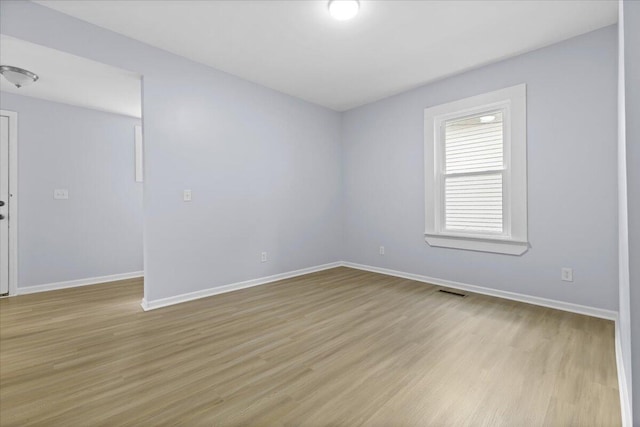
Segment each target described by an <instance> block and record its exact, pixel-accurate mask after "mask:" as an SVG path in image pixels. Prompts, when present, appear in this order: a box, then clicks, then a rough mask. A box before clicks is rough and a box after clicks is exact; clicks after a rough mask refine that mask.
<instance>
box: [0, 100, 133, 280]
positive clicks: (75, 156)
mask: <svg viewBox="0 0 640 427" xmlns="http://www.w3.org/2000/svg"><path fill="white" fill-rule="evenodd" d="M0 108H2V109H3V110H10V111H17V112H18V135H19V136H20V139H19V141H18V144H19V146H18V150H19V158H18V161H19V164H18V173H19V176H18V192H19V193H18V194H19V199H18V212H19V213H18V215H19V222H18V225H19V233H18V250H19V254H18V262H19V266H18V278H19V283H18V286H19V287H20V288H23V287H28V286H33V285H42V284H49V283H53V282H62V281H68V280H77V279H86V278H92V277H98V276H106V275H112V274H120V273H130V272H136V271H142V269H143V267H142V184H136V182H135V180H134V150H133V147H134V126H135V125H137V124H140V120H139V119H136V118H131V117H126V116H120V115H116V114H109V113H104V112H101V111H95V110H89V109H85V108H79V107H73V106H70V105H64V104H58V103H55V102H50V101H44V100H40V99H36V98H29V97H26V96H20V95H14V94H9V93H5V92H2V93H0ZM56 188H66V189H68V190H69V199H68V200H54V199H53V190H54V189H56Z"/></svg>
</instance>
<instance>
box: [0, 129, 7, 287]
mask: <svg viewBox="0 0 640 427" xmlns="http://www.w3.org/2000/svg"><path fill="white" fill-rule="evenodd" d="M8 293H9V117H7V116H0V295H6V294H8Z"/></svg>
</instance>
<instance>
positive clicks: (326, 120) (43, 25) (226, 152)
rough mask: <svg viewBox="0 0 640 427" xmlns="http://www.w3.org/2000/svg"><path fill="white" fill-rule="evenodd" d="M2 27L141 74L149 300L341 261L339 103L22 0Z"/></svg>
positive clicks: (5, 12)
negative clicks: (302, 96) (318, 100)
mask: <svg viewBox="0 0 640 427" xmlns="http://www.w3.org/2000/svg"><path fill="white" fill-rule="evenodd" d="M0 29H1V31H2V33H3V34H7V35H9V36H13V37H17V38H20V39H23V40H26V41H29V42H32V43H37V44H40V45H44V46H48V47H51V48H54V49H59V50H62V51H65V52H69V53H72V54H75V55H79V56H83V57H86V58H89V59H92V60H95V61H99V62H103V63H106V64H109V65H113V66H116V67H120V68H123V69H127V70H131V71H135V72H137V73H140V74H142V75H143V76H144V78H143V111H144V118H143V120H144V127H145V187H144V228H145V230H144V236H145V237H144V265H145V297H146V298H147V300H148V301H154V300H158V299H161V298H165V297H170V296H175V295H178V294H182V293H186V292H192V291H198V290H202V289H208V288H213V287H217V286H221V285H226V284H229V283H234V282H238V281H243V280H248V279H253V278H258V277H263V276H268V275H272V274H277V273H282V272H286V271H291V270H296V269H300V268H304V267H310V266H315V265H318V264H323V263H329V262H332V261H338V260H340V259H341V253H340V243H341V235H342V232H341V227H342V223H341V197H340V183H341V175H340V174H341V169H340V161H341V160H340V159H341V156H340V153H341V152H340V148H341V147H340V115H339V114H338V113H336V112H334V111H331V110H328V109H326V108H322V107H319V106H316V105H313V104H309V103H307V102H304V101H301V100H298V99H296V98H293V97H290V96H286V95H283V94H281V93H279V92H276V91H273V90H270V89H267V88H264V87H262V86H259V85H256V84H253V83H250V82H248V81H246V80H242V79H240V78H237V77H234V76H231V75H229V74H226V73H223V72H220V71H217V70H215V69H213V68H210V67H207V66H204V65H201V64H197V63H195V62H192V61H189V60H187V59H184V58H181V57H179V56H176V55H172V54H169V53H167V52H165V51H162V50H160V49H155V48H152V47H150V46H148V45H145V44H143V43H140V42H137V41H134V40H132V39H129V38H127V37H124V36H121V35H118V34H116V33H113V32H110V31H107V30H104V29H102V28H99V27H96V26H94V25H91V24H88V23H86V22H83V21H80V20H78V19H75V18H71V17H69V16H67V15H63V14H61V13H58V12H55V11H52V10H51V9H48V8H45V7H43V6H40V5H38V4H35V3H31V2H22V1H2V2H1V3H0ZM61 29H64V30H61ZM167 30H168V31H171V29H170V28H168V29H167ZM184 189H191V190H193V201H192V202H190V203H184V202H183V201H182V190H184ZM261 251H267V252H268V254H269V261H268V262H266V263H261V262H260V252H261Z"/></svg>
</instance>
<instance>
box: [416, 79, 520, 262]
mask: <svg viewBox="0 0 640 427" xmlns="http://www.w3.org/2000/svg"><path fill="white" fill-rule="evenodd" d="M424 154H425V163H424V171H425V174H424V183H425V188H424V191H425V193H424V195H425V197H424V203H425V210H424V212H425V214H424V219H425V221H424V222H425V229H424V236H425V241H426V242H427V243H428V244H429V245H431V246H434V247H443V248H452V249H465V250H472V251H483V252H493V253H499V254H508V255H521V254H523V253H525V252H526V251H527V250H528V248H529V242H528V238H527V91H526V85H525V84H520V85H517V86H511V87H508V88H504V89H498V90H495V91H493V92H488V93H483V94H480V95H475V96H471V97H468V98H464V99H459V100H457V101H452V102H449V103H446V104H441V105H434V106H432V107H429V108H425V110H424Z"/></svg>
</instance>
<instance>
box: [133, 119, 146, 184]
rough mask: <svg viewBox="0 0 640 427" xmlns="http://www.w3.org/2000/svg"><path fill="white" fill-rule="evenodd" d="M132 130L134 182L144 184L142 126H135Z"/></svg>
mask: <svg viewBox="0 0 640 427" xmlns="http://www.w3.org/2000/svg"><path fill="white" fill-rule="evenodd" d="M133 130H134V150H135V180H136V182H144V172H143V170H144V160H143V158H144V150H143V148H142V145H143V142H142V141H143V138H142V126H140V125H136V126H134V127H133Z"/></svg>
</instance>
